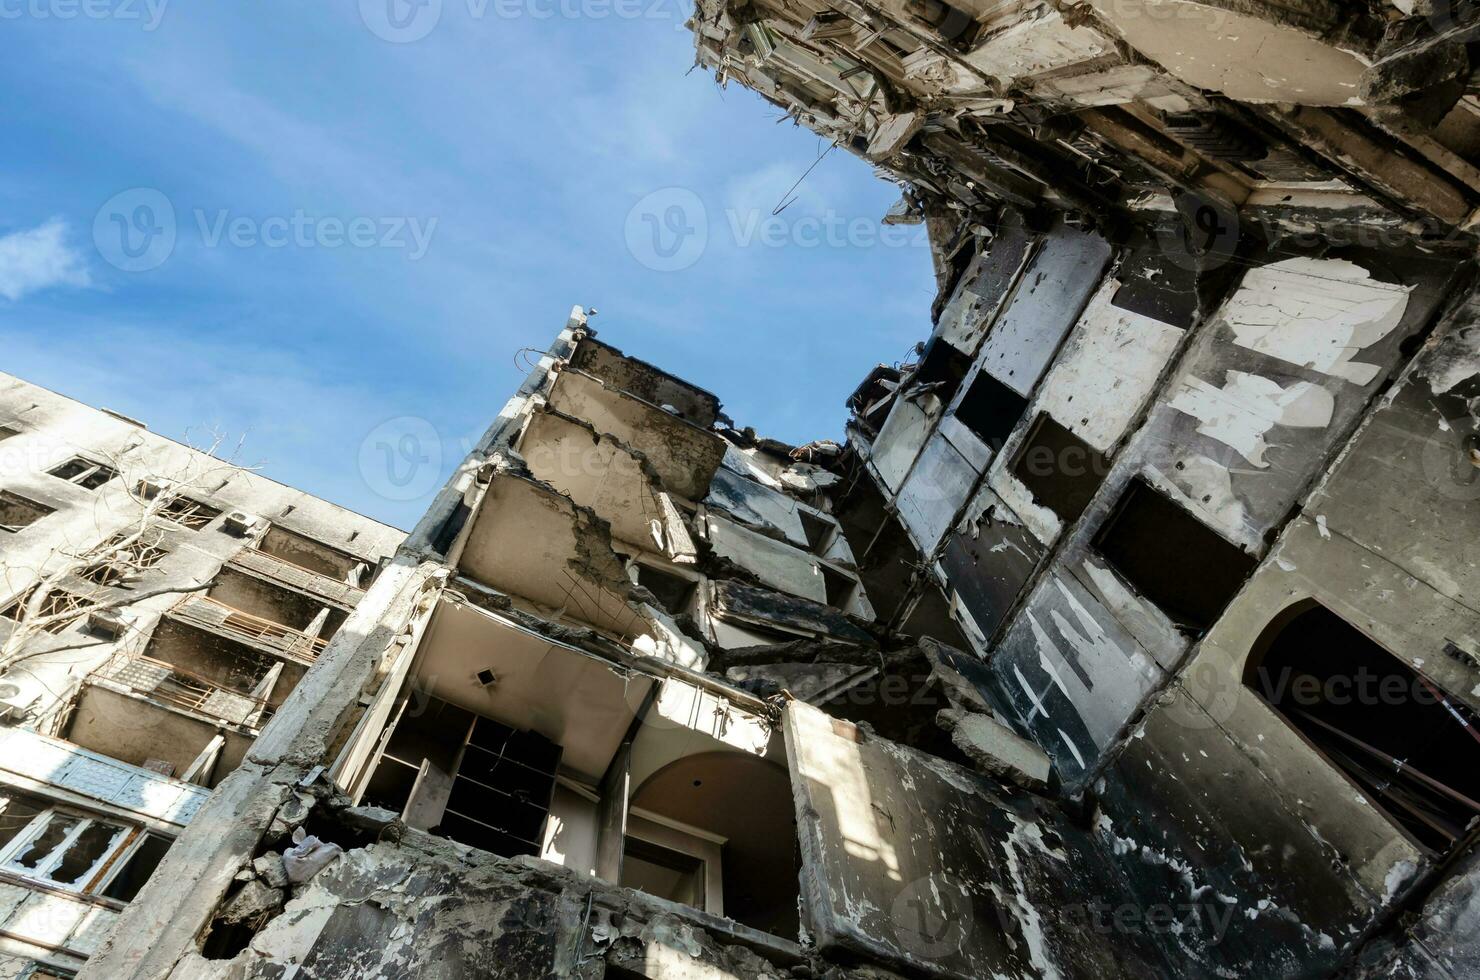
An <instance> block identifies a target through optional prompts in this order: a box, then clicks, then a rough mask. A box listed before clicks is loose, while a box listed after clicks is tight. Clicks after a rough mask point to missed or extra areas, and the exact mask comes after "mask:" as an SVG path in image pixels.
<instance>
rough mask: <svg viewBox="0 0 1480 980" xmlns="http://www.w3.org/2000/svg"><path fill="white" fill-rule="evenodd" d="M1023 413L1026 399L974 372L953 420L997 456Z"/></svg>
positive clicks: (995, 380)
mask: <svg viewBox="0 0 1480 980" xmlns="http://www.w3.org/2000/svg"><path fill="white" fill-rule="evenodd" d="M1027 410H1028V400H1027V399H1026V398H1024V397H1023V396H1022V395H1019V394H1018V393H1017V392H1015V391H1013V390H1012V389H1011V388H1009V387H1007V385H1005V384H1003V383H1002V382H1000V381H998V380H997V379H996V378H994V377H992V376H991V375H990V374H988V373H987V372H986V371H978V372H977V374H976V378H975V379H974V380H973V381H972V382H971V387H970V388H968V389H966V394H965V396H963V397H962V399H961V404H959V405H957V406H956V418H957V420H959V421H960V423H961V424H962V425H964V426H966V427H967V428H968V429H970V430H971V431H972V432H974V433H976V435H977V438H979V439H981V441H982V442H984V443H986V444H987V445H988V446H991V447H992V451H993V452H997V451H998V450H999V449H1001V448H1002V446H1003V444H1004V443H1006V442H1007V437H1008V436H1010V435H1012V430H1013V429H1015V428H1017V424H1018V422H1019V420H1021V419H1022V417H1023V413H1024V412H1026V411H1027Z"/></svg>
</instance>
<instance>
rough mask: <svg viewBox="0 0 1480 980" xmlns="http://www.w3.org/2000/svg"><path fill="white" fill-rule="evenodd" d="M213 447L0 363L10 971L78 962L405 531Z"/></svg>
mask: <svg viewBox="0 0 1480 980" xmlns="http://www.w3.org/2000/svg"><path fill="white" fill-rule="evenodd" d="M211 448H212V447H211V446H210V445H209V444H203V445H201V446H198V447H194V448H192V447H189V446H185V445H182V444H180V443H176V442H173V441H171V440H168V439H164V438H162V437H160V436H157V435H154V434H153V433H150V432H149V431H147V430H146V429H144V428H143V427H142V426H141V425H140V424H139V423H138V422H135V421H133V420H131V419H126V418H123V417H121V416H118V415H116V414H114V413H109V412H104V411H98V410H95V409H92V408H88V407H86V406H83V405H80V404H78V403H76V402H73V401H71V400H69V399H66V398H63V397H61V396H59V395H56V394H53V393H52V392H49V391H46V390H44V389H41V388H38V387H36V386H34V385H30V384H26V383H25V382H23V381H20V380H17V379H15V378H12V377H10V376H8V375H0V506H3V509H4V515H3V522H0V651H3V652H0V975H4V976H7V977H9V976H19V977H50V976H59V977H66V976H72V975H73V973H74V972H75V970H76V969H77V968H78V967H79V966H80V965H81V964H82V963H83V962H84V961H85V960H86V958H87V957H88V956H89V955H91V954H92V952H93V951H94V950H96V948H97V946H98V943H99V942H100V941H101V939H102V937H103V936H104V935H105V934H106V933H107V932H108V930H109V928H111V926H112V925H113V923H114V922H115V921H116V920H117V919H118V917H119V915H120V913H121V912H122V910H123V909H124V908H125V907H126V906H127V905H128V903H129V902H131V901H132V900H133V899H134V897H135V896H136V895H137V894H138V892H139V889H140V888H141V887H142V886H143V884H144V882H145V881H146V880H148V878H149V876H150V875H151V873H153V871H154V870H155V868H156V867H157V866H158V864H159V862H160V860H161V858H162V857H163V855H164V854H165V853H166V852H167V851H168V850H169V849H170V847H171V845H172V843H173V841H174V840H175V838H177V837H178V836H179V835H180V834H181V833H182V832H183V831H184V829H185V827H186V826H187V825H188V824H189V823H190V821H191V819H192V818H193V817H194V816H195V815H196V813H197V811H199V809H200V807H201V805H202V804H203V802H204V801H205V800H206V798H207V797H208V796H209V795H210V790H211V788H212V787H214V786H216V785H217V784H219V783H220V782H221V781H222V780H223V779H225V778H226V777H227V776H228V775H229V774H230V773H231V771H232V770H233V769H235V768H236V767H237V766H238V765H239V764H240V763H241V761H242V759H243V758H244V757H245V756H246V754H247V752H248V750H249V749H250V748H251V747H252V745H253V743H254V742H255V741H256V739H257V737H258V736H259V735H260V734H261V732H262V729H263V728H264V727H265V726H266V725H267V723H268V722H269V721H270V720H271V718H272V716H273V713H274V712H275V711H276V710H277V709H278V708H279V707H280V706H281V705H282V704H283V702H284V701H285V700H286V699H287V698H288V696H289V694H290V693H291V692H292V691H293V689H294V687H295V686H296V685H297V684H298V682H299V681H300V680H302V678H303V676H304V675H305V673H306V672H307V671H308V670H309V668H311V667H312V666H313V665H314V664H315V662H316V661H317V660H318V658H319V656H320V654H322V653H323V651H324V649H325V647H326V645H327V644H328V643H329V642H330V640H331V639H332V638H333V637H334V636H335V634H336V632H337V631H338V629H339V627H340V625H341V624H342V623H343V622H344V620H345V618H346V617H347V616H348V615H349V613H350V612H352V611H353V610H354V608H355V606H356V605H357V604H358V603H359V601H360V599H361V597H363V595H364V594H365V590H366V588H368V587H369V586H370V585H371V583H372V582H373V581H374V579H375V576H376V575H377V574H378V572H379V570H380V568H381V566H382V564H383V563H384V562H385V561H386V560H387V559H388V558H389V557H390V556H391V555H392V554H393V553H394V551H395V549H396V546H397V545H398V544H399V543H400V541H401V539H402V538H403V537H404V535H403V534H402V533H401V532H399V531H396V530H395V529H393V528H389V527H386V526H384V525H382V524H378V523H376V522H375V521H371V520H369V519H367V518H364V517H360V516H358V515H356V514H352V513H350V512H348V511H346V510H344V509H343V508H341V507H336V506H334V505H332V504H329V503H326V502H324V501H322V500H318V499H315V498H313V497H310V496H308V495H307V494H303V493H300V492H298V491H295V490H291V489H289V488H287V487H284V486H280V485H278V484H275V483H272V482H271V481H269V480H266V479H263V478H262V477H260V476H258V475H257V474H255V473H253V472H251V471H250V470H248V469H245V468H242V467H240V466H237V465H233V464H232V463H230V462H227V461H225V460H223V459H222V458H220V456H219V455H212V454H211V452H209V451H208V450H210V449H211ZM215 448H216V450H217V453H221V449H220V447H215Z"/></svg>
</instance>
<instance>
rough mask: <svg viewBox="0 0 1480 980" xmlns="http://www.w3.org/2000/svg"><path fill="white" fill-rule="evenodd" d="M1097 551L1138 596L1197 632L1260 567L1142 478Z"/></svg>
mask: <svg viewBox="0 0 1480 980" xmlns="http://www.w3.org/2000/svg"><path fill="white" fill-rule="evenodd" d="M1094 546H1095V549H1096V550H1097V551H1099V553H1100V554H1101V555H1102V556H1103V557H1104V558H1105V560H1106V561H1108V562H1109V563H1110V565H1111V567H1112V568H1114V569H1115V570H1116V571H1117V572H1119V573H1120V575H1121V576H1122V577H1123V578H1124V579H1125V580H1126V581H1127V582H1129V583H1130V584H1131V586H1132V587H1134V588H1135V590H1136V591H1137V592H1139V593H1140V594H1141V595H1143V596H1144V597H1145V598H1147V599H1149V600H1150V601H1151V602H1153V603H1155V604H1156V605H1157V607H1159V608H1160V609H1161V611H1162V612H1164V613H1166V614H1167V616H1168V617H1169V618H1171V619H1173V620H1175V621H1176V622H1178V623H1181V624H1183V625H1185V626H1188V627H1192V628H1194V629H1197V630H1206V629H1207V628H1208V627H1210V626H1212V625H1213V622H1214V621H1215V620H1216V619H1217V618H1218V615H1219V613H1221V612H1222V611H1223V607H1224V606H1226V605H1228V602H1229V600H1231V599H1232V598H1233V597H1234V595H1235V593H1237V592H1238V590H1239V588H1240V587H1241V586H1242V585H1243V583H1244V580H1245V579H1247V578H1248V577H1249V575H1250V574H1252V573H1253V571H1254V566H1255V565H1256V564H1258V562H1257V561H1256V560H1255V559H1254V558H1253V557H1252V556H1250V555H1248V554H1245V553H1244V552H1243V550H1242V549H1240V548H1239V547H1238V546H1237V545H1234V544H1232V543H1230V542H1229V541H1227V540H1226V539H1224V538H1223V537H1222V536H1221V535H1219V534H1218V533H1217V532H1216V531H1214V530H1212V529H1211V528H1209V527H1208V526H1207V525H1205V524H1203V523H1202V522H1201V521H1199V520H1197V518H1195V517H1193V516H1192V515H1191V514H1189V513H1187V511H1185V510H1183V509H1182V508H1181V507H1178V506H1177V505H1176V504H1174V503H1173V502H1172V501H1171V500H1169V499H1167V498H1166V497H1164V496H1162V495H1161V494H1160V493H1158V492H1157V491H1156V490H1154V489H1152V487H1151V485H1150V484H1149V483H1147V482H1146V481H1144V480H1142V479H1140V478H1139V477H1138V478H1136V479H1135V480H1133V481H1132V482H1131V485H1130V488H1129V489H1128V490H1126V492H1125V494H1124V496H1122V497H1121V499H1120V502H1119V503H1118V504H1117V505H1116V507H1115V511H1114V513H1112V514H1111V515H1110V519H1109V520H1108V521H1106V522H1105V526H1104V527H1103V528H1101V529H1100V532H1099V534H1098V535H1096V537H1095V542H1094Z"/></svg>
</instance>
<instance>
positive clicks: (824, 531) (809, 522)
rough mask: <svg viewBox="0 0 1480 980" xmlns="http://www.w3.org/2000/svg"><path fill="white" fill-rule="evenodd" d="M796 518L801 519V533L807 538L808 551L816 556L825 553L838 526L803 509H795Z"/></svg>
mask: <svg viewBox="0 0 1480 980" xmlns="http://www.w3.org/2000/svg"><path fill="white" fill-rule="evenodd" d="M797 516H798V517H800V518H801V519H802V533H803V534H804V535H805V536H806V538H807V548H808V550H810V551H811V552H812V553H813V554H816V555H820V554H822V553H823V552H825V551H826V550H827V546H828V545H830V544H831V543H832V539H833V532H835V531H836V530H837V529H838V526H837V525H836V524H834V523H833V522H832V521H829V520H824V519H823V518H822V517H821V516H819V515H817V514H814V513H812V512H811V511H809V510H805V509H803V508H797Z"/></svg>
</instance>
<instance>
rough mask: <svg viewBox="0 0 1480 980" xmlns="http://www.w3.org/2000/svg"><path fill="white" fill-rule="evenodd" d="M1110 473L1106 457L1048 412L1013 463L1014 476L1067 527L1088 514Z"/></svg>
mask: <svg viewBox="0 0 1480 980" xmlns="http://www.w3.org/2000/svg"><path fill="white" fill-rule="evenodd" d="M1109 471H1110V461H1109V460H1108V459H1106V458H1105V456H1104V455H1103V454H1101V453H1100V452H1099V451H1098V450H1097V449H1095V448H1094V447H1093V446H1091V445H1090V444H1089V443H1087V442H1085V441H1084V440H1083V439H1081V438H1079V437H1078V436H1076V435H1075V434H1074V433H1072V432H1070V431H1069V430H1068V429H1066V428H1065V427H1064V426H1062V425H1060V424H1059V422H1058V420H1057V419H1055V418H1054V417H1053V416H1051V415H1049V414H1048V413H1047V412H1039V413H1038V418H1037V419H1036V420H1034V422H1033V428H1032V429H1031V430H1030V431H1029V432H1028V437H1027V438H1026V439H1024V440H1023V444H1022V446H1021V447H1020V448H1019V449H1018V453H1017V458H1016V459H1014V460H1013V463H1012V475H1013V476H1015V477H1017V479H1018V480H1019V481H1020V482H1021V483H1022V484H1023V486H1025V487H1027V488H1028V492H1029V493H1031V494H1032V495H1033V499H1034V500H1036V501H1037V502H1038V503H1039V504H1041V505H1042V506H1044V507H1047V508H1048V509H1049V510H1051V511H1053V512H1054V513H1055V514H1056V515H1058V518H1059V520H1061V521H1063V522H1064V523H1065V524H1072V523H1074V522H1075V521H1077V520H1078V519H1079V516H1080V515H1081V514H1083V513H1084V510H1085V508H1086V507H1088V506H1089V503H1090V501H1091V500H1093V499H1094V496H1095V491H1097V490H1099V489H1100V484H1101V483H1102V482H1104V480H1105V474H1106V473H1108V472H1109Z"/></svg>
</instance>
